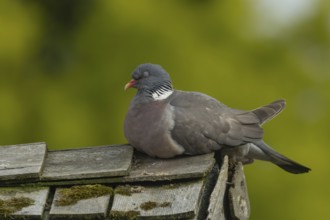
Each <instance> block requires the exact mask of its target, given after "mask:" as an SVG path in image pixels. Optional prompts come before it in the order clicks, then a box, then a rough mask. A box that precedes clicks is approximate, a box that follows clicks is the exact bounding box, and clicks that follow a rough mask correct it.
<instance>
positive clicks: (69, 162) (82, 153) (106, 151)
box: [41, 145, 133, 181]
mask: <svg viewBox="0 0 330 220" xmlns="http://www.w3.org/2000/svg"><path fill="white" fill-rule="evenodd" d="M132 155H133V148H132V147H131V146H129V145H117V146H101V147H91V148H79V149H69V150H59V151H49V152H48V154H47V157H46V159H45V168H44V171H43V173H42V175H41V180H42V181H57V180H61V181H63V180H77V179H86V178H87V179H88V178H101V177H103V178H104V177H116V176H125V175H128V173H129V169H130V166H131V161H132Z"/></svg>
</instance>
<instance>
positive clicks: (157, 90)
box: [125, 63, 173, 100]
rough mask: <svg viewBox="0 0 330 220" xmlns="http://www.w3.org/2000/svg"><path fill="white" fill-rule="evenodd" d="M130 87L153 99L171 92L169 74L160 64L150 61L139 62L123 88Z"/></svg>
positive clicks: (163, 96) (161, 97)
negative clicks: (130, 78)
mask: <svg viewBox="0 0 330 220" xmlns="http://www.w3.org/2000/svg"><path fill="white" fill-rule="evenodd" d="M131 87H132V88H136V89H137V90H138V93H139V94H143V95H145V96H147V97H148V96H149V97H152V98H153V99H155V100H159V99H164V98H166V97H168V96H169V95H170V94H171V93H172V92H173V88H172V82H171V78H170V76H169V74H168V73H167V72H166V71H165V70H164V69H163V68H162V67H161V66H160V65H157V64H151V63H146V64H141V65H139V66H138V67H137V68H136V69H135V70H134V71H133V73H132V80H131V81H129V82H128V83H127V84H126V85H125V90H127V89H128V88H131Z"/></svg>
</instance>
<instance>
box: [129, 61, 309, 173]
mask: <svg viewBox="0 0 330 220" xmlns="http://www.w3.org/2000/svg"><path fill="white" fill-rule="evenodd" d="M132 78H133V79H132V80H131V81H130V82H129V83H128V84H127V85H126V86H125V89H127V88H129V87H134V88H136V89H138V92H137V94H136V96H135V97H134V98H133V100H132V102H131V104H130V107H129V110H128V112H127V115H126V118H125V122H124V134H125V137H126V138H127V140H128V142H129V143H130V144H131V145H132V146H133V147H135V148H136V149H137V150H139V151H142V152H145V153H147V154H148V155H150V156H153V157H160V158H170V157H175V156H177V155H181V154H190V155H196V154H205V153H210V152H213V151H218V150H220V151H221V152H223V153H224V154H229V155H230V156H231V157H232V158H233V159H235V160H240V161H243V162H244V161H245V162H246V161H249V162H251V161H253V159H260V160H266V161H270V162H272V163H274V164H276V165H278V166H279V167H281V168H282V169H284V170H286V171H288V172H291V173H304V172H308V171H309V170H310V169H309V168H307V167H305V166H303V165H301V164H298V163H296V162H294V161H292V160H290V159H288V158H287V157H285V156H283V155H281V154H279V153H277V152H276V151H275V150H274V149H272V148H271V147H269V146H268V145H267V144H266V143H265V142H264V141H263V140H262V138H263V129H262V128H261V125H262V124H263V123H265V122H267V121H268V120H270V119H272V118H273V117H275V116H276V115H277V114H279V113H280V112H281V111H282V110H283V109H284V107H285V101H284V100H278V101H275V102H273V103H271V104H268V105H265V106H262V107H260V108H257V109H255V110H252V111H243V110H236V109H232V108H230V107H228V106H226V105H224V104H223V103H221V102H219V101H218V100H216V99H214V98H212V97H210V96H208V95H205V94H202V93H198V92H183V91H178V90H174V89H173V87H172V83H171V79H170V77H169V75H168V74H167V73H166V71H165V70H164V69H163V68H162V67H161V66H159V65H154V64H142V65H140V66H139V67H138V68H137V69H136V70H135V71H134V72H133V73H132Z"/></svg>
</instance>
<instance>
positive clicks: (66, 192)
mask: <svg viewBox="0 0 330 220" xmlns="http://www.w3.org/2000/svg"><path fill="white" fill-rule="evenodd" d="M58 193H59V198H58V199H57V200H55V204H56V205H57V206H67V205H74V204H76V203H77V202H78V201H80V200H82V199H89V198H97V197H100V196H104V195H112V194H113V189H112V187H109V186H104V185H100V184H94V185H82V186H72V187H70V188H63V189H59V191H58Z"/></svg>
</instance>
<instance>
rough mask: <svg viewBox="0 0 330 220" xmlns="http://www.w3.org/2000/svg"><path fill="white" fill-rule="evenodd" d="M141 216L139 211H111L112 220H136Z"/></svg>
mask: <svg viewBox="0 0 330 220" xmlns="http://www.w3.org/2000/svg"><path fill="white" fill-rule="evenodd" d="M139 215H140V212H139V211H133V210H132V211H127V212H124V211H111V213H110V216H111V219H114V220H134V219H136V217H137V216H139Z"/></svg>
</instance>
